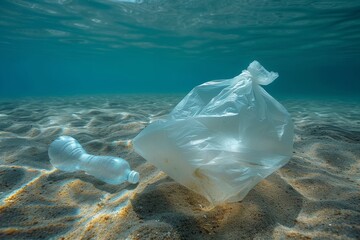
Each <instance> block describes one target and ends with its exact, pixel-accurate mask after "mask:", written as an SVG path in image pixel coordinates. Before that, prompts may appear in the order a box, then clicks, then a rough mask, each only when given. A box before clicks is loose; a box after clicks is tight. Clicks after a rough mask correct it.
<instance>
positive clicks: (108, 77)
mask: <svg viewBox="0 0 360 240" xmlns="http://www.w3.org/2000/svg"><path fill="white" fill-rule="evenodd" d="M359 56H360V2H359V1H345V0H319V1H309V0H276V1H275V0H273V1H270V0H269V1H266V0H241V1H240V0H221V1H219V0H181V1H180V0H86V1H81V0H3V1H1V2H0V66H1V68H0V69H1V70H0V97H5V98H8V97H21V96H53V95H55V96H57V95H79V94H86V95H93V94H107V93H112V94H122V93H176V92H179V93H185V92H188V91H189V90H190V89H191V88H192V87H194V86H195V85H198V84H200V83H202V82H205V81H209V80H213V79H225V78H231V77H233V76H235V75H237V74H239V73H240V72H241V71H242V70H243V69H245V68H246V67H247V65H248V64H249V63H250V62H251V61H252V60H255V59H256V60H258V61H259V62H260V63H262V64H263V65H264V66H265V67H266V68H267V69H268V70H272V71H276V72H279V74H280V78H279V79H278V80H276V81H275V82H274V83H273V84H272V85H270V86H268V87H267V88H266V89H267V90H268V91H269V92H270V93H271V94H272V95H274V96H290V97H291V96H299V95H302V96H357V95H358V94H359V89H360V81H359V80H360V58H359Z"/></svg>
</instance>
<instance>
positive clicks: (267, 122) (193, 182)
mask: <svg viewBox="0 0 360 240" xmlns="http://www.w3.org/2000/svg"><path fill="white" fill-rule="evenodd" d="M277 77H278V74H277V73H274V72H268V71H267V70H266V69H265V68H263V67H262V66H261V65H260V64H259V63H258V62H257V61H254V62H252V63H251V64H250V65H249V67H248V68H247V70H244V71H243V72H242V73H241V74H240V75H238V76H236V77H234V78H233V79H228V80H216V81H210V82H206V83H204V84H202V85H199V86H197V87H195V88H194V89H193V90H192V91H191V92H190V93H189V94H188V95H187V96H186V97H185V98H184V99H183V100H182V101H181V102H180V103H179V104H178V105H177V106H176V107H175V108H174V110H173V111H172V112H171V113H170V114H169V115H168V117H167V118H166V119H163V120H158V121H156V122H153V123H151V124H150V125H149V126H148V127H146V128H145V129H144V130H143V131H142V132H140V133H139V135H138V136H136V137H135V139H134V140H133V146H134V149H135V151H136V152H137V153H139V154H140V155H141V156H142V157H144V158H145V159H146V160H148V161H149V162H150V163H152V164H154V165H155V166H156V167H158V168H159V169H161V170H162V171H164V172H165V173H167V174H168V175H169V176H170V177H171V178H173V179H174V180H176V181H177V182H179V183H180V184H182V185H184V186H186V187H188V188H189V189H191V190H193V191H195V192H197V193H199V194H201V195H203V196H205V197H206V198H207V199H208V200H209V201H210V202H211V203H213V204H215V205H216V204H220V203H223V202H233V201H239V200H242V199H243V198H244V197H245V196H246V194H247V193H248V192H249V191H250V190H251V189H252V188H253V187H254V186H255V185H256V184H257V183H258V182H259V181H261V180H262V179H264V178H266V177H267V176H268V175H270V174H271V173H273V172H274V171H276V170H277V169H278V168H280V167H281V166H283V165H284V164H286V163H287V162H288V160H289V159H290V157H291V156H292V149H293V135H294V133H293V124H292V121H291V118H290V115H289V113H288V112H287V111H286V109H285V108H284V107H283V106H282V105H281V104H280V103H279V102H277V101H276V100H275V99H274V98H272V97H271V96H270V95H269V94H268V93H267V92H266V91H265V90H264V89H263V88H262V87H261V86H260V85H267V84H269V83H271V82H272V81H274V80H275V79H276V78H277Z"/></svg>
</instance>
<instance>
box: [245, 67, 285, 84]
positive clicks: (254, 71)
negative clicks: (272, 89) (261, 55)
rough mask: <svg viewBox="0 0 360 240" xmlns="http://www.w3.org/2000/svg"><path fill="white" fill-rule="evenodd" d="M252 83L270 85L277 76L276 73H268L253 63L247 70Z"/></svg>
mask: <svg viewBox="0 0 360 240" xmlns="http://www.w3.org/2000/svg"><path fill="white" fill-rule="evenodd" d="M247 71H248V72H249V73H250V75H251V77H252V80H253V82H255V83H257V84H259V85H268V84H270V83H272V82H273V81H274V80H275V79H276V78H277V77H278V76H279V74H278V73H276V72H269V71H268V70H266V69H265V68H264V67H263V66H262V65H261V64H260V63H259V62H258V61H253V62H252V63H250V65H249V66H248V68H247Z"/></svg>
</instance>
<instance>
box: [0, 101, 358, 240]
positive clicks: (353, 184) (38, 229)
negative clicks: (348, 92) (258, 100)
mask: <svg viewBox="0 0 360 240" xmlns="http://www.w3.org/2000/svg"><path fill="white" fill-rule="evenodd" d="M180 98H181V96H170V95H169V96H166V95H162V96H152V95H148V96H135V95H129V96H99V97H79V98H46V99H22V100H16V101H14V100H12V101H5V100H2V101H1V102H0V238H2V239H41V238H43V239H48V238H54V239H95V238H97V239H126V238H128V239H253V238H255V239H269V238H276V239H312V238H314V239H359V238H360V227H359V226H360V225H359V223H360V207H359V206H360V180H359V179H360V104H359V102H351V101H329V100H316V101H315V100H312V101H310V100H287V101H282V103H284V105H285V106H286V107H287V109H288V110H289V112H290V113H291V114H292V116H293V119H294V122H295V126H296V137H295V145H294V156H293V158H292V159H291V160H290V162H289V163H288V164H287V165H286V166H284V167H283V168H281V169H280V170H279V171H277V172H275V173H274V174H272V175H271V176H270V177H268V178H267V179H266V180H263V181H262V182H260V183H259V184H258V185H257V186H256V187H255V188H254V189H253V190H252V191H251V192H250V193H249V194H248V196H247V197H246V198H245V199H244V200H243V201H242V202H238V203H232V204H224V205H222V206H218V207H216V208H211V207H210V206H209V204H208V203H207V202H206V200H205V199H204V198H202V197H201V196H199V195H197V194H195V193H193V192H191V191H189V190H187V189H186V188H184V187H182V186H181V185H179V184H177V183H176V182H174V181H173V180H171V179H170V178H169V177H167V175H166V174H164V173H162V172H160V171H159V170H157V169H156V168H155V167H153V166H152V165H150V164H148V163H147V162H146V161H145V160H144V159H142V158H141V157H139V155H137V154H136V153H134V152H133V151H132V150H131V147H130V144H129V140H131V139H132V138H133V137H134V136H136V134H137V133H138V132H139V131H140V130H141V129H143V128H144V127H145V126H146V125H147V124H148V123H149V122H151V121H153V120H155V119H157V118H159V117H161V116H163V115H165V114H167V113H168V112H169V111H170V110H171V109H172V107H173V106H174V105H175V104H176V103H177V102H178V101H179V100H180ZM60 135H71V136H73V137H75V138H76V139H77V140H78V141H79V142H80V143H81V144H82V145H83V146H84V148H85V149H86V150H87V151H88V152H89V153H93V154H96V155H113V156H120V157H122V158H124V159H127V160H128V161H129V163H130V165H131V166H132V168H134V169H135V170H136V171H139V172H140V174H141V181H140V183H139V184H138V185H130V184H127V183H126V184H121V185H109V184H105V183H103V182H101V181H99V180H96V179H95V178H93V177H91V176H89V175H86V174H84V173H83V172H77V173H66V172H62V171H59V170H56V169H54V168H53V167H52V165H51V164H50V162H49V158H48V155H47V148H48V145H49V143H50V142H51V141H53V140H54V139H55V138H56V137H57V136H60Z"/></svg>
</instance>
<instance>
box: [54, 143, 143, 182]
mask: <svg viewBox="0 0 360 240" xmlns="http://www.w3.org/2000/svg"><path fill="white" fill-rule="evenodd" d="M49 157H50V162H51V164H52V165H53V166H54V167H56V168H58V169H60V170H63V171H66V172H75V171H81V170H82V171H85V172H86V173H87V174H89V175H92V176H94V177H96V178H98V179H100V180H102V181H104V182H106V183H109V184H120V183H123V182H126V181H128V182H130V183H137V182H139V173H138V172H135V171H131V169H130V166H129V163H128V162H126V161H125V160H124V159H122V158H118V157H111V156H94V155H90V154H87V153H86V152H85V150H84V149H83V148H82V146H81V145H80V143H79V142H78V141H76V139H74V138H72V137H69V136H61V137H58V138H57V139H55V141H53V142H52V143H51V144H50V147H49Z"/></svg>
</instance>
